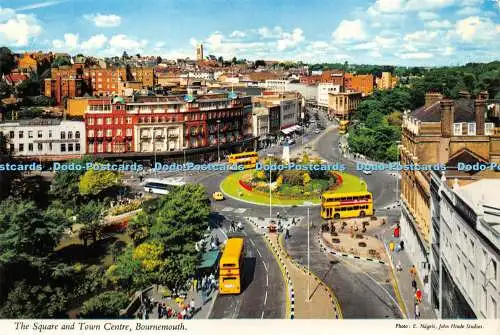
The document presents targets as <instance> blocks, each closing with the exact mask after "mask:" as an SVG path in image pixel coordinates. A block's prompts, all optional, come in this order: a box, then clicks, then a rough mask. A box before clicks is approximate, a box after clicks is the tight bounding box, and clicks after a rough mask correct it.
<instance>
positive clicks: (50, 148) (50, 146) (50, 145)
mask: <svg viewBox="0 0 500 335" xmlns="http://www.w3.org/2000/svg"><path fill="white" fill-rule="evenodd" d="M49 151H52V143H49Z"/></svg>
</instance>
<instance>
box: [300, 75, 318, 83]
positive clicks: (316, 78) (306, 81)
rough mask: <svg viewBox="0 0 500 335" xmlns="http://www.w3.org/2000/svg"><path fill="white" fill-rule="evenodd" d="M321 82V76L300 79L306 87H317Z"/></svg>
mask: <svg viewBox="0 0 500 335" xmlns="http://www.w3.org/2000/svg"><path fill="white" fill-rule="evenodd" d="M320 81H321V76H319V75H316V76H302V77H300V83H301V84H304V85H316V84H318V83H319V82H320Z"/></svg>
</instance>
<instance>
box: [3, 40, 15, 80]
mask: <svg viewBox="0 0 500 335" xmlns="http://www.w3.org/2000/svg"><path fill="white" fill-rule="evenodd" d="M15 67H16V61H15V59H14V55H13V54H12V51H10V49H9V48H6V47H1V48H0V75H3V74H8V73H10V72H11V71H12V69H14V68H15Z"/></svg>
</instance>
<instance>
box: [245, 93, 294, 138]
mask: <svg viewBox="0 0 500 335" xmlns="http://www.w3.org/2000/svg"><path fill="white" fill-rule="evenodd" d="M252 102H253V106H254V108H255V107H266V108H272V107H275V106H276V107H279V115H278V116H279V117H278V118H276V112H275V111H276V109H273V112H271V111H270V112H269V117H270V123H269V124H270V133H271V134H274V130H275V129H276V128H277V127H276V123H277V121H278V120H279V127H278V129H279V130H281V131H283V130H285V131H286V129H287V128H291V127H295V126H296V125H297V121H298V120H299V117H300V112H301V110H302V105H301V103H302V99H301V98H300V95H299V94H297V93H275V92H264V95H260V96H254V97H253V98H252ZM295 129H298V128H295Z"/></svg>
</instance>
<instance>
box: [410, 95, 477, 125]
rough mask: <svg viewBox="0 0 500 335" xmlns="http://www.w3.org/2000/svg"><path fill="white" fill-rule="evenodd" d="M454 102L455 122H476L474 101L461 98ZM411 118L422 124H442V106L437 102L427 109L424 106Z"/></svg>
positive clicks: (412, 113)
mask: <svg viewBox="0 0 500 335" xmlns="http://www.w3.org/2000/svg"><path fill="white" fill-rule="evenodd" d="M454 102H455V104H454V122H475V114H474V100H472V99H463V98H461V99H456V100H454ZM410 116H411V117H413V118H415V119H417V120H420V121H422V122H440V121H441V104H440V103H439V101H437V102H435V103H434V104H432V105H431V106H429V107H427V108H426V107H425V106H422V107H420V108H417V109H415V110H414V111H412V112H411V113H410Z"/></svg>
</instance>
